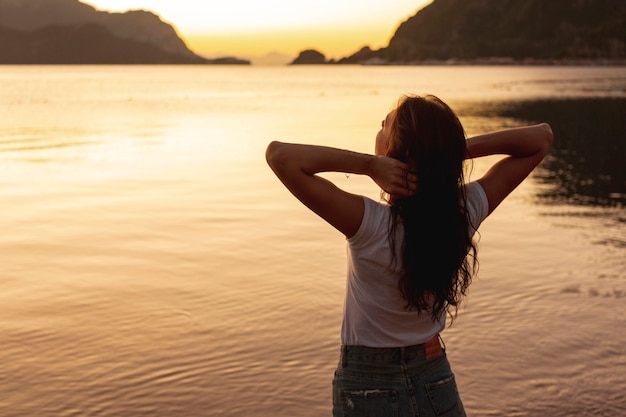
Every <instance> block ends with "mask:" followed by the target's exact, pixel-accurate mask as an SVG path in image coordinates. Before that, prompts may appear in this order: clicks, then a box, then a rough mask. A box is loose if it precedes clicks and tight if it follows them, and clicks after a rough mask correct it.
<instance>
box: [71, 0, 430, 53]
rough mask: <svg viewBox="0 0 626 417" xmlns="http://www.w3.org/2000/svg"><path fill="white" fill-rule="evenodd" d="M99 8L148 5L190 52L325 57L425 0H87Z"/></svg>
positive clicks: (349, 48)
mask: <svg viewBox="0 0 626 417" xmlns="http://www.w3.org/2000/svg"><path fill="white" fill-rule="evenodd" d="M83 2H84V3H87V4H90V5H92V6H94V7H96V8H98V9H99V10H107V11H126V10H132V9H144V10H150V11H152V12H154V13H156V14H158V15H159V16H161V18H162V19H163V20H165V21H167V22H169V23H171V24H173V25H174V26H175V27H176V28H177V30H178V31H179V33H180V35H181V37H183V38H184V39H185V41H186V42H187V44H188V46H189V47H190V48H191V49H192V50H194V51H195V52H197V53H199V54H203V55H207V56H215V55H239V56H261V55H264V54H267V53H269V52H279V53H283V54H288V55H296V54H297V53H298V52H299V51H300V50H302V49H305V48H316V49H318V50H320V51H321V52H323V53H325V54H326V55H328V56H329V57H340V56H344V55H348V54H350V53H352V52H354V51H356V50H358V49H359V48H360V47H362V46H364V45H369V46H371V47H373V48H377V47H380V46H384V45H385V44H386V43H387V41H388V40H389V37H390V36H391V35H392V34H393V31H394V30H395V28H396V27H397V26H398V24H399V23H400V22H401V21H403V20H405V19H406V18H408V17H410V16H412V15H413V14H415V12H416V11H417V10H418V9H420V8H422V7H424V6H425V5H426V4H428V3H430V2H431V1H430V0H389V1H387V2H380V1H374V0H340V1H337V0H316V1H315V2H312V1H306V2H294V1H292V0H266V1H263V2H259V1H256V0H231V1H228V2H220V3H218V4H216V3H215V2H206V3H205V2H197V1H193V0H179V1H177V2H172V1H168V0H152V1H150V0H88V1H83Z"/></svg>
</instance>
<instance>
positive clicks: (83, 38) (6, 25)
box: [0, 0, 250, 64]
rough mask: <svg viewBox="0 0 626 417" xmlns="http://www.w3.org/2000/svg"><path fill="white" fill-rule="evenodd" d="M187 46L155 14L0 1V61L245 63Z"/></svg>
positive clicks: (47, 1) (64, 0) (34, 0)
mask: <svg viewBox="0 0 626 417" xmlns="http://www.w3.org/2000/svg"><path fill="white" fill-rule="evenodd" d="M249 63H250V62H249V61H246V60H241V59H238V58H232V57H224V58H218V59H207V58H204V57H202V56H199V55H197V54H196V53H194V52H193V51H191V50H190V49H189V48H188V47H187V45H186V44H185V42H184V41H183V40H182V39H181V37H180V36H179V35H178V34H177V32H176V29H175V28H174V27H173V26H172V25H171V24H169V23H166V22H164V21H163V20H161V18H160V17H159V16H157V15H156V14H154V13H151V12H148V11H143V10H132V11H128V12H125V13H109V12H105V11H100V10H97V9H95V8H94V7H92V6H90V5H87V4H84V3H81V2H80V1H78V0H0V64H249Z"/></svg>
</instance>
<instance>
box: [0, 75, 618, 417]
mask: <svg viewBox="0 0 626 417" xmlns="http://www.w3.org/2000/svg"><path fill="white" fill-rule="evenodd" d="M404 93H433V94H436V95H438V96H439V97H441V98H442V99H444V100H445V101H447V102H449V103H450V104H451V105H452V106H453V108H456V109H457V110H458V113H459V115H460V117H461V120H462V122H463V123H464V125H465V127H466V130H467V133H468V135H474V134H479V133H482V132H484V131H487V130H491V129H498V128H503V127H509V126H515V125H519V124H523V123H532V122H539V121H549V122H550V123H551V124H552V126H553V128H554V131H555V135H556V137H555V145H554V148H553V150H552V152H551V154H550V155H549V157H548V158H547V159H546V160H545V161H544V163H543V164H542V165H541V166H540V167H539V168H538V170H537V171H536V172H535V173H534V174H533V176H531V177H530V178H529V179H528V180H527V181H525V182H524V183H523V184H522V185H521V186H520V187H519V188H518V189H517V190H516V191H515V192H514V193H513V194H512V195H511V197H510V198H509V199H508V200H507V201H506V202H505V203H503V204H502V206H501V207H500V208H498V210H497V211H496V212H495V213H494V214H493V215H492V216H490V218H488V219H487V221H486V222H485V223H484V224H483V226H482V228H481V230H480V235H481V236H480V243H479V260H480V271H479V274H478V276H477V277H476V278H475V280H474V282H473V284H472V287H471V291H470V296H469V298H468V299H467V301H466V303H465V304H464V307H463V308H462V309H461V310H460V313H459V316H458V318H457V320H456V322H455V324H454V326H452V327H450V328H448V329H446V330H445V331H444V333H443V338H444V340H445V342H446V345H447V348H448V354H449V358H450V361H451V363H452V366H453V370H454V371H455V374H456V377H457V382H458V385H459V390H460V392H461V397H462V399H463V401H464V404H465V407H466V410H467V412H468V414H469V415H472V416H525V417H526V416H528V417H530V416H536V417H543V416H551V417H560V416H611V417H615V416H618V415H626V331H625V330H626V208H625V207H626V158H625V155H626V131H625V129H624V119H625V116H626V105H625V103H626V71H625V69H624V68H623V67H621V68H618V67H462V66H458V67H352V66H340V67H339V66H338V67H334V66H327V67H307V66H304V67H210V66H199V67H195V66H193V67H187V66H176V67H141V66H139V67H135V66H133V67H122V66H119V67H118V66H93V67H91V66H75V67H62V66H61V67H55V66H50V67H39V66H32V67H20V66H10V67H0V109H1V110H0V198H1V201H2V205H1V208H0V230H1V231H2V233H1V234H0V260H1V265H2V270H1V272H0V334H1V335H2V337H0V394H1V395H0V415H2V416H4V417H13V416H16V417H17V416H20V417H22V416H39V417H47V416H290V417H298V416H303V417H304V416H324V415H330V408H331V407H330V403H331V380H332V374H333V371H334V368H335V365H336V362H337V359H338V353H339V328H340V324H341V311H342V303H343V295H344V286H345V242H344V239H343V237H342V236H340V235H338V234H337V233H336V232H335V231H334V230H333V229H332V228H330V227H329V226H327V225H326V224H325V223H323V222H322V221H321V220H319V219H318V218H317V217H316V216H314V215H313V214H311V213H309V212H308V211H307V210H306V209H305V208H303V207H302V206H300V204H299V203H298V202H296V201H294V199H293V198H292V197H291V196H290V195H289V193H288V192H287V191H286V190H285V189H284V188H283V187H282V186H281V185H280V183H279V182H278V180H277V179H276V178H275V177H274V176H273V174H272V173H271V171H270V170H269V168H267V166H266V164H265V161H264V151H265V147H266V145H267V143H268V142H269V141H270V140H272V139H279V140H283V141H295V142H311V143H316V144H323V145H331V146H337V147H343V148H349V149H353V150H356V151H362V152H371V151H372V150H373V143H374V136H375V134H376V132H377V130H378V127H379V125H380V120H381V119H382V117H383V116H384V115H385V114H386V112H387V111H388V110H389V109H390V108H391V107H392V106H393V105H394V103H395V102H396V100H397V98H398V97H399V96H400V95H401V94H404ZM492 162H493V159H490V158H488V159H486V160H478V161H475V162H474V166H473V169H472V176H471V177H472V178H477V177H478V176H479V175H480V173H481V172H483V171H484V169H485V168H486V167H487V166H488V165H489V164H490V163H492ZM328 177H329V178H331V179H333V180H334V181H336V182H337V184H338V185H339V186H340V187H343V188H345V189H347V190H350V191H353V192H359V193H363V194H366V195H368V196H371V197H374V198H376V197H377V196H378V189H377V188H376V186H375V184H374V183H372V182H371V181H370V180H368V179H367V178H361V177H359V176H350V177H349V178H346V177H345V176H344V175H335V174H329V175H328Z"/></svg>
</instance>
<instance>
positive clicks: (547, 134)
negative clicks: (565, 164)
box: [540, 123, 554, 148]
mask: <svg viewBox="0 0 626 417" xmlns="http://www.w3.org/2000/svg"><path fill="white" fill-rule="evenodd" d="M540 126H541V128H542V131H543V138H544V140H545V142H546V146H547V147H548V148H550V146H552V142H553V141H554V133H553V132H552V126H550V125H549V124H548V123H542V124H541V125H540Z"/></svg>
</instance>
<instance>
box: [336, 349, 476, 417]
mask: <svg viewBox="0 0 626 417" xmlns="http://www.w3.org/2000/svg"><path fill="white" fill-rule="evenodd" d="M333 416H334V417H408V416H411V417H443V416H445V417H465V411H464V409H463V404H462V403H461V398H460V397H459V393H458V391H457V387H456V382H455V380H454V375H453V374H452V371H451V369H450V364H449V362H448V358H447V357H446V353H445V350H442V352H441V354H440V355H439V356H437V357H435V358H432V359H426V353H425V349H424V345H417V346H409V347H403V348H369V347H364V346H342V348H341V358H340V360H339V365H338V366H337V370H336V371H335V378H334V380H333Z"/></svg>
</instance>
